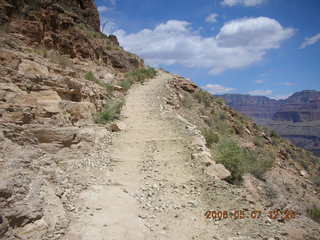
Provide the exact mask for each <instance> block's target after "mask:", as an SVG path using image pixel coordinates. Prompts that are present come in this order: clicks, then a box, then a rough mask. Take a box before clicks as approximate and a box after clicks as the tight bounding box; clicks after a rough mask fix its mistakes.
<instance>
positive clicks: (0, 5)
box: [0, 0, 143, 72]
mask: <svg viewBox="0 0 320 240" xmlns="http://www.w3.org/2000/svg"><path fill="white" fill-rule="evenodd" d="M0 15H1V18H0V21H1V25H2V26H3V27H4V28H5V31H6V32H7V33H12V34H13V33H16V34H22V36H20V38H23V40H24V42H25V43H27V44H28V45H29V46H33V47H38V48H39V47H41V48H46V49H55V50H58V51H59V53H60V54H65V55H69V56H70V57H72V58H75V57H78V58H86V59H87V58H90V59H92V60H97V61H100V62H104V63H105V64H110V65H112V66H113V67H114V68H117V69H118V70H120V71H122V72H126V71H130V70H133V69H135V68H137V67H142V66H143V61H142V60H141V59H140V58H138V57H137V56H135V55H134V54H130V53H127V52H125V51H123V50H122V48H121V47H120V46H119V43H118V41H117V39H116V37H115V36H109V37H107V36H105V35H103V34H101V33H100V31H99V29H100V20H99V14H98V11H97V8H96V6H95V3H94V1H92V0H71V1H62V0H45V1H41V0H2V1H1V2H0Z"/></svg>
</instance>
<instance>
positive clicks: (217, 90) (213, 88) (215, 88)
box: [203, 84, 235, 94]
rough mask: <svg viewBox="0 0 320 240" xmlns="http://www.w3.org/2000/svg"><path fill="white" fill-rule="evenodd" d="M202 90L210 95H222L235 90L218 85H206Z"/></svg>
mask: <svg viewBox="0 0 320 240" xmlns="http://www.w3.org/2000/svg"><path fill="white" fill-rule="evenodd" d="M203 88H205V89H206V90H208V91H209V92H210V93H212V94H224V93H228V92H231V91H234V90H235V89H234V88H227V87H224V86H221V85H219V84H207V85H206V86H204V87H203Z"/></svg>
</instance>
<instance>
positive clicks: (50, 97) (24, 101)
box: [0, 0, 144, 239]
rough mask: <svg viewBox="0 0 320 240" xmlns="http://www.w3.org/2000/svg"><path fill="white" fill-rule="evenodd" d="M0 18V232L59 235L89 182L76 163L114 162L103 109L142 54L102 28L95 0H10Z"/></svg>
mask: <svg viewBox="0 0 320 240" xmlns="http://www.w3.org/2000/svg"><path fill="white" fill-rule="evenodd" d="M0 16H1V20H0V21H1V26H0V63H1V64H0V72H1V74H0V126H1V127H0V129H1V130H0V149H1V150H0V152H1V155H0V156H1V157H0V166H1V167H0V168H1V170H0V175H1V176H2V178H1V181H0V238H4V239H58V238H59V236H60V235H62V234H63V229H64V228H65V227H66V226H67V224H68V214H70V213H71V212H72V211H73V209H74V207H73V205H72V204H73V203H72V199H73V198H74V197H75V196H76V195H77V193H78V192H80V191H81V190H83V189H85V188H86V186H87V184H88V182H89V180H87V179H86V176H79V175H77V174H75V175H69V173H70V171H72V170H74V169H79V168H83V167H89V168H96V167H97V163H96V162H94V163H93V162H92V159H99V160H98V163H99V164H98V165H99V167H100V168H104V167H107V166H109V165H110V164H111V162H110V156H109V155H108V152H107V150H106V151H101V149H107V146H108V145H109V144H110V141H111V130H112V128H108V125H107V126H99V125H96V124H95V122H96V118H97V114H98V113H99V112H100V111H102V110H103V107H104V105H105V104H106V103H107V102H109V101H111V99H113V98H116V99H118V98H120V97H122V96H124V94H125V93H124V89H123V88H122V87H120V86H119V84H120V85H121V83H122V82H123V79H124V73H126V72H128V71H131V70H135V69H138V68H141V67H144V65H143V60H141V59H139V58H138V57H137V56H135V55H134V54H131V53H128V52H125V51H124V50H123V49H122V48H121V47H120V46H119V45H118V41H117V39H116V38H115V37H114V36H105V35H103V34H101V33H100V32H99V31H98V30H99V25H100V22H99V16H98V12H97V9H96V7H95V4H94V2H93V1H91V0H85V1H82V0H81V1H75V0H74V1H33V0H32V1H31V0H30V1H23V0H21V1H20V0H19V1H15V0H8V1H7V0H2V1H0ZM106 127H107V128H106ZM108 129H109V130H108Z"/></svg>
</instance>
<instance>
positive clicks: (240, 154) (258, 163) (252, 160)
mask: <svg viewBox="0 0 320 240" xmlns="http://www.w3.org/2000/svg"><path fill="white" fill-rule="evenodd" d="M217 153H218V157H217V162H218V163H222V164H223V165H224V166H225V167H226V168H227V169H228V170H229V171H230V172H231V177H230V180H231V182H233V183H239V182H240V181H241V180H242V176H243V175H244V174H246V173H251V174H252V175H254V176H255V177H257V178H261V177H262V176H263V174H264V173H265V172H266V171H267V170H268V169H270V168H271V167H272V165H273V158H272V157H271V156H268V154H266V153H262V152H261V153H260V152H256V151H253V150H248V149H244V148H241V147H240V146H239V145H238V144H237V143H236V142H234V141H233V140H230V139H227V138H224V139H223V140H222V141H220V142H219V144H218V146H217Z"/></svg>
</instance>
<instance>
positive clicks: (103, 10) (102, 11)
mask: <svg viewBox="0 0 320 240" xmlns="http://www.w3.org/2000/svg"><path fill="white" fill-rule="evenodd" d="M98 11H99V12H100V13H106V12H108V11H109V8H107V7H106V6H99V7H98Z"/></svg>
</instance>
